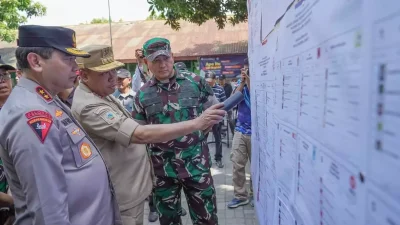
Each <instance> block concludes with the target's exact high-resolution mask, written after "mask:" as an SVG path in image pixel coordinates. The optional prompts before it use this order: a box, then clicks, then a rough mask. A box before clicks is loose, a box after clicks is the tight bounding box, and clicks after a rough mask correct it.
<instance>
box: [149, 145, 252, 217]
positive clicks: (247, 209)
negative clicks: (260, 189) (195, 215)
mask: <svg viewBox="0 0 400 225" xmlns="http://www.w3.org/2000/svg"><path fill="white" fill-rule="evenodd" d="M209 146H210V150H211V154H212V158H214V157H213V156H214V151H215V150H214V144H210V145H209ZM223 146H224V148H223V162H224V164H225V167H224V168H222V169H219V168H217V167H216V166H215V165H213V168H212V169H211V170H212V174H213V177H214V184H215V188H216V192H217V208H218V220H219V225H258V223H257V221H256V218H255V212H254V208H253V207H251V206H250V204H249V205H246V206H242V207H238V208H236V209H228V208H227V207H226V205H227V203H228V202H229V201H230V200H231V199H232V198H233V186H232V163H231V161H230V159H229V156H230V151H231V146H232V144H231V143H230V147H229V148H227V146H226V144H223ZM248 168H249V165H248V166H247V170H246V175H247V185H249V179H250V170H249V169H248ZM182 204H183V206H184V207H185V209H186V210H187V208H188V207H187V203H186V198H185V197H184V194H183V193H182ZM148 214H149V208H148V205H147V204H146V207H145V215H144V220H145V221H144V224H145V225H153V224H154V225H155V224H159V222H158V221H157V222H154V223H149V222H148V220H147V218H148ZM182 222H183V225H192V221H191V219H190V216H189V215H186V216H185V217H182Z"/></svg>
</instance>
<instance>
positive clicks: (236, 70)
mask: <svg viewBox="0 0 400 225" xmlns="http://www.w3.org/2000/svg"><path fill="white" fill-rule="evenodd" d="M245 58H246V55H233V56H221V57H202V58H200V75H201V76H204V74H205V73H206V72H208V71H213V72H214V73H215V74H216V75H217V77H219V76H221V74H223V75H225V76H226V77H227V78H234V77H236V76H238V75H240V69H241V68H243V62H244V59H245Z"/></svg>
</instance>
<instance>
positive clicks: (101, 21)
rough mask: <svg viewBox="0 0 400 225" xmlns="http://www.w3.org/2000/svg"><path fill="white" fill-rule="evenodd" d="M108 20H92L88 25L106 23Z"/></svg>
mask: <svg viewBox="0 0 400 225" xmlns="http://www.w3.org/2000/svg"><path fill="white" fill-rule="evenodd" d="M108 22H109V21H108V19H107V18H104V17H102V18H94V19H92V21H90V24H99V23H108Z"/></svg>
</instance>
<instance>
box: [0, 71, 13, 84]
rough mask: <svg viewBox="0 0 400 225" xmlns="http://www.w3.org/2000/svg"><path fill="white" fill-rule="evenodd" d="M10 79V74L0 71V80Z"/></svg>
mask: <svg viewBox="0 0 400 225" xmlns="http://www.w3.org/2000/svg"><path fill="white" fill-rule="evenodd" d="M10 79H11V75H10V74H9V73H8V72H6V73H0V82H3V81H7V80H10Z"/></svg>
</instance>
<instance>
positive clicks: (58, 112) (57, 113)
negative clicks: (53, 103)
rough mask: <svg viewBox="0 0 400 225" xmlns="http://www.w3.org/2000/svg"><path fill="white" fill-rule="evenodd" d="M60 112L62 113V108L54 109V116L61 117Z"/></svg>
mask: <svg viewBox="0 0 400 225" xmlns="http://www.w3.org/2000/svg"><path fill="white" fill-rule="evenodd" d="M62 114H63V111H62V110H59V109H57V110H56V117H61V116H62Z"/></svg>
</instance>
